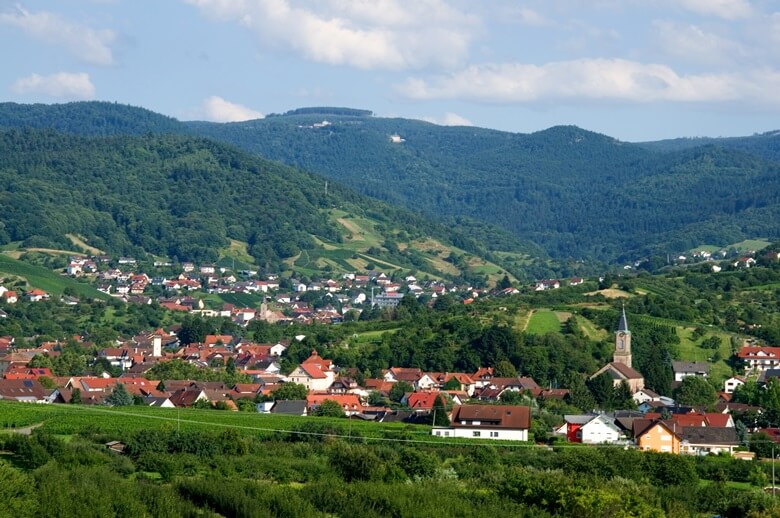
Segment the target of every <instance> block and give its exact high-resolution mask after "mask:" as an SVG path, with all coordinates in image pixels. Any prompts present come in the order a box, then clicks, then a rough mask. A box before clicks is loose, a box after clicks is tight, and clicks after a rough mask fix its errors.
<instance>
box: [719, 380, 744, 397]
mask: <svg viewBox="0 0 780 518" xmlns="http://www.w3.org/2000/svg"><path fill="white" fill-rule="evenodd" d="M744 384H745V378H742V377H739V376H732V377H730V378H729V379H727V380H726V381H724V382H723V392H725V393H726V394H733V393H734V391H735V390H736V389H737V387H740V386H742V385H744Z"/></svg>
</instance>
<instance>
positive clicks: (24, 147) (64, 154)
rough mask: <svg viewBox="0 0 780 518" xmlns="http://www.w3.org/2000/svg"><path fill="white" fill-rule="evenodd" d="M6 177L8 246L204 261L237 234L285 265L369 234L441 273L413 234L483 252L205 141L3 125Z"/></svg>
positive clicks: (402, 214)
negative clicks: (76, 246)
mask: <svg viewBox="0 0 780 518" xmlns="http://www.w3.org/2000/svg"><path fill="white" fill-rule="evenodd" d="M0 184H2V185H3V192H2V194H0V221H2V227H0V244H1V243H6V242H10V241H21V242H23V245H25V246H28V247H33V246H55V247H56V246H61V247H66V248H67V247H72V246H73V245H72V243H71V242H70V240H69V239H68V238H67V237H66V234H74V235H78V236H82V237H83V239H84V240H85V241H86V242H88V243H89V244H90V245H91V246H94V247H97V248H99V249H101V250H106V251H108V252H112V253H121V254H143V253H147V252H148V253H152V254H155V255H159V256H167V257H172V258H178V259H179V260H193V261H199V262H202V261H215V260H216V259H217V258H218V256H219V251H220V250H221V249H223V248H225V247H227V246H228V245H229V243H230V240H235V241H239V242H244V243H247V245H248V252H249V254H250V255H251V256H252V257H253V258H254V260H255V262H256V264H257V265H259V266H260V267H265V268H270V269H281V268H282V267H283V266H284V265H283V264H282V262H283V261H285V260H288V259H289V260H292V259H294V258H295V257H296V256H297V255H299V254H301V252H302V251H307V250H312V251H317V252H318V253H320V252H322V251H323V250H329V251H333V253H334V254H336V255H338V254H337V253H336V252H338V248H339V246H340V243H342V242H344V241H345V240H349V239H352V240H355V241H357V240H358V237H356V235H357V234H365V233H366V232H367V231H368V230H366V229H370V231H371V232H372V236H371V239H372V241H370V242H369V241H368V240H366V239H363V241H362V242H363V243H365V247H364V248H363V249H361V248H360V247H359V246H357V247H356V246H352V247H350V248H348V249H345V250H346V251H347V252H349V254H350V255H355V256H357V255H358V254H364V259H365V260H367V261H371V260H383V261H384V264H388V265H392V266H399V267H406V268H417V269H420V270H421V271H429V272H433V273H437V272H438V270H437V268H436V265H435V261H434V258H433V257H432V255H431V254H428V255H426V254H424V253H423V252H421V251H415V250H412V248H411V244H410V243H411V242H412V241H414V240H417V241H419V242H432V241H435V242H437V243H440V244H441V245H442V246H450V247H453V248H454V245H457V246H458V247H459V248H458V250H460V253H463V250H466V251H469V252H472V253H479V252H480V248H479V246H478V245H477V244H475V243H474V242H473V241H472V240H469V239H467V238H463V237H461V236H460V235H459V234H458V233H457V232H452V231H451V230H450V229H446V228H445V227H443V226H440V225H437V224H433V223H430V222H427V221H425V220H424V219H423V218H421V217H420V216H417V215H414V214H412V213H411V212H409V211H405V210H402V209H395V208H392V207H389V206H387V205H385V204H382V203H380V202H377V201H375V200H372V199H370V198H367V197H365V196H362V195H359V194H357V193H355V192H354V191H352V190H350V189H346V188H343V187H341V186H339V185H336V184H335V183H334V182H331V184H330V185H329V186H328V187H327V189H326V188H325V180H323V179H322V178H320V177H317V176H314V175H311V174H308V173H303V172H301V171H298V170H296V169H293V168H290V167H287V166H283V165H281V164H278V163H274V162H269V161H267V160H263V159H261V158H259V157H256V156H253V155H250V154H248V153H245V152H242V151H240V150H238V149H235V148H233V147H231V146H227V145H225V144H220V143H217V142H214V141H211V140H206V139H202V138H193V137H186V136H176V135H157V136H155V135H144V136H141V137H132V136H113V137H79V136H73V135H66V134H62V133H57V132H53V131H40V130H5V131H2V130H0ZM349 217H352V218H353V220H352V221H347V220H348V219H349ZM355 221H358V223H355ZM339 222H340V223H339ZM360 225H363V226H362V227H360V228H358V227H359V226H360ZM349 229H351V234H352V235H349V236H347V237H345V234H346V233H347V230H349ZM371 245H373V249H372V250H368V249H369V248H372V246H371ZM345 246H346V245H345ZM309 255H311V254H307V256H309ZM342 255H343V253H342ZM286 264H287V265H289V264H290V263H289V262H288V263H286ZM322 264H323V265H324V264H326V263H322ZM340 264H342V265H343V266H344V268H343V269H347V268H348V267H349V263H348V262H347V261H346V260H344V261H342V262H341V263H340ZM483 264H484V263H483ZM316 266H317V264H314V265H312V267H311V268H310V269H316ZM438 273H441V272H438ZM463 273H464V271H463V269H458V268H454V267H453V268H451V269H450V270H449V274H450V275H452V276H457V275H460V274H463Z"/></svg>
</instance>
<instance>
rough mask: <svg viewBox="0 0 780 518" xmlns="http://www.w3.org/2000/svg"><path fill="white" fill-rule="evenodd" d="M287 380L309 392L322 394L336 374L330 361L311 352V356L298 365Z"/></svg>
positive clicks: (315, 352)
mask: <svg viewBox="0 0 780 518" xmlns="http://www.w3.org/2000/svg"><path fill="white" fill-rule="evenodd" d="M287 379H288V380H289V381H292V382H293V383H299V384H301V385H303V386H305V387H306V388H307V389H309V390H314V391H322V392H324V391H326V390H328V387H330V386H331V384H332V383H333V381H334V380H335V379H336V373H335V371H334V369H333V364H332V362H331V361H330V360H326V359H324V358H322V357H320V355H319V354H318V353H317V351H312V353H311V356H309V357H308V358H306V360H304V361H303V362H302V363H301V364H300V365H298V366H297V367H296V368H295V369H294V370H293V371H292V372H291V373H290V375H289V376H287Z"/></svg>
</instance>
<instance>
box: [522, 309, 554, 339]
mask: <svg viewBox="0 0 780 518" xmlns="http://www.w3.org/2000/svg"><path fill="white" fill-rule="evenodd" d="M560 331H561V321H560V319H559V318H558V315H557V314H556V312H555V311H551V310H549V309H539V310H536V311H534V314H533V315H531V320H530V321H529V322H528V328H527V332H528V333H530V334H533V335H546V334H547V333H559V332H560Z"/></svg>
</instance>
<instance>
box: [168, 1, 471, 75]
mask: <svg viewBox="0 0 780 518" xmlns="http://www.w3.org/2000/svg"><path fill="white" fill-rule="evenodd" d="M184 1H185V2H187V3H189V4H192V5H195V6H197V7H199V8H200V9H201V11H203V12H204V13H206V14H207V15H209V16H212V17H214V18H216V19H220V20H224V21H232V22H237V23H240V24H241V25H243V26H244V27H247V28H249V29H251V30H252V31H253V32H255V34H256V35H257V37H258V39H259V40H260V42H261V43H262V44H264V45H265V46H267V47H268V48H276V49H281V50H284V51H287V52H292V53H295V54H298V55H300V56H302V57H303V58H305V59H308V60H310V61H315V62H319V63H327V64H330V65H346V66H351V67H356V68H360V69H389V70H403V69H409V68H412V69H418V68H422V67H424V66H429V65H434V66H444V67H453V66H456V65H458V64H460V63H462V61H463V59H464V58H465V56H466V55H467V53H468V50H469V45H470V43H471V40H472V38H473V37H474V33H475V32H476V31H477V30H478V29H479V23H478V21H477V19H476V18H475V17H473V16H470V15H468V14H465V13H463V12H460V11H458V10H457V9H455V8H453V7H451V6H449V5H448V4H447V3H446V2H445V1H444V0H415V1H414V2H406V1H402V0H376V1H369V0H321V1H319V2H305V1H301V0H257V1H248V0H235V1H230V0H184Z"/></svg>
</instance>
